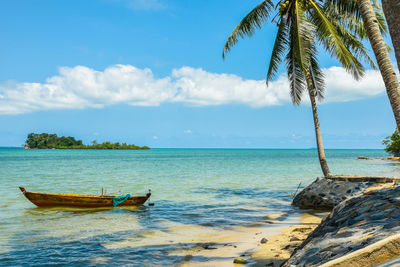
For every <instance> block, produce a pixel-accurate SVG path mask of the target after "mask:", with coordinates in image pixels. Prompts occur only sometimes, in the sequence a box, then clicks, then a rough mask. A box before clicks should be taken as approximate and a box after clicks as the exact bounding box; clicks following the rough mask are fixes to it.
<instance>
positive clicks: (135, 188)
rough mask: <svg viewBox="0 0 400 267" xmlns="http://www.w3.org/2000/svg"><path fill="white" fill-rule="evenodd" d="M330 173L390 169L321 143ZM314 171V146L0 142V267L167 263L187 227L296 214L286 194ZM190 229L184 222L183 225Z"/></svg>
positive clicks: (394, 170)
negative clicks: (55, 199) (66, 197)
mask: <svg viewBox="0 0 400 267" xmlns="http://www.w3.org/2000/svg"><path fill="white" fill-rule="evenodd" d="M326 154H327V158H328V163H329V165H330V168H331V171H332V172H333V173H335V174H358V175H390V176H395V175H398V174H399V173H400V166H399V165H397V164H393V163H390V162H387V161H379V160H376V161H364V160H357V159H356V158H357V156H360V155H362V156H367V157H385V156H387V154H386V153H385V152H384V151H383V150H327V151H326ZM319 175H321V171H320V169H319V163H318V157H317V152H316V151H315V150H261V149H260V150H245V149H237V150H236V149H152V150H149V151H132V150H131V151H100V150H23V149H10V148H2V149H0V182H1V186H0V195H1V202H0V265H8V266H11V265H41V264H49V265H52V264H68V265H101V264H104V265H138V266H140V265H174V264H177V263H179V262H180V261H181V260H182V259H181V258H180V257H179V256H171V255H170V253H169V252H170V251H171V250H174V249H179V248H185V247H188V246H191V245H193V244H191V243H190V242H184V241H182V240H187V239H190V238H191V237H190V235H191V234H193V235H194V234H195V233H194V232H193V231H192V230H189V231H188V230H185V229H198V228H190V227H193V226H196V227H200V228H201V229H203V230H204V229H206V230H207V229H209V230H210V231H215V230H218V229H221V230H222V229H229V228H232V227H235V226H238V225H244V226H245V225H250V224H253V223H255V222H258V221H260V220H261V219H262V218H263V217H264V216H265V215H266V214H268V213H274V212H277V211H285V212H289V213H296V212H297V210H296V208H294V207H291V206H290V202H291V200H292V197H291V194H292V193H293V192H294V191H296V188H297V186H298V184H299V183H301V184H302V185H303V186H304V185H306V184H308V183H310V182H311V181H312V180H314V179H315V178H316V177H317V176H319ZM18 186H24V187H26V188H27V189H28V190H30V191H39V192H58V193H87V194H99V193H100V192H101V188H102V187H107V191H108V192H113V191H117V190H121V193H120V194H123V193H131V194H140V195H143V194H145V193H146V192H147V190H148V189H152V192H153V195H152V197H151V201H152V202H154V203H155V206H154V207H148V206H147V205H146V206H143V207H140V208H115V209H73V208H37V207H35V206H34V205H33V204H31V203H30V202H29V201H28V200H27V199H25V198H24V196H23V195H22V194H21V192H20V191H19V189H18ZM188 227H189V228H188Z"/></svg>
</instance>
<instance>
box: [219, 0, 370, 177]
mask: <svg viewBox="0 0 400 267" xmlns="http://www.w3.org/2000/svg"><path fill="white" fill-rule="evenodd" d="M279 5H280V9H279V14H277V15H276V18H278V19H277V21H278V23H277V25H278V31H277V34H276V38H275V43H274V47H273V50H272V55H271V59H270V64H269V68H268V74H267V85H268V82H269V81H270V80H271V79H272V78H273V77H275V76H276V74H277V71H278V67H279V64H280V63H282V61H285V62H286V67H287V74H288V79H289V82H290V95H291V98H292V102H293V104H295V105H299V104H300V102H301V97H302V93H303V91H304V90H306V89H307V91H308V95H309V97H310V102H311V107H312V113H313V119H314V128H315V136H316V142H317V149H318V156H319V161H320V165H321V169H322V172H323V174H324V176H325V177H329V176H331V172H330V170H329V167H328V164H327V162H326V157H325V152H324V147H323V142H322V136H321V129H320V126H319V118H318V112H317V104H316V99H318V100H322V99H323V91H324V76H323V73H322V70H321V68H320V66H319V64H318V60H317V49H316V44H317V42H318V43H319V44H321V45H322V47H324V48H325V50H326V51H328V52H329V53H330V54H331V55H332V56H334V57H335V58H337V59H338V61H339V62H340V63H341V64H342V66H343V67H344V68H345V69H346V70H347V71H349V72H350V73H351V74H352V75H353V77H354V78H356V79H358V78H359V77H361V76H362V75H363V74H364V68H363V66H362V64H361V63H360V62H359V61H358V59H357V58H363V59H365V60H366V61H367V62H368V63H370V64H371V65H374V64H373V62H372V60H371V59H370V58H369V56H368V54H367V53H366V50H365V48H364V47H363V45H362V44H361V42H360V41H359V40H358V39H357V38H356V37H355V36H354V35H353V34H352V33H350V32H349V31H348V30H347V28H349V27H346V25H343V24H342V23H341V21H340V20H337V19H336V17H338V14H336V13H335V12H333V10H330V11H329V12H327V14H325V7H324V6H322V5H321V4H320V3H317V2H315V1H314V0H289V1H288V0H286V2H283V1H281V2H279ZM276 7H277V6H276ZM273 10H275V8H274V5H273V3H272V1H271V0H264V1H262V2H261V3H260V4H259V5H257V6H256V7H255V8H254V9H253V10H252V11H251V12H250V13H249V14H247V15H246V16H245V17H244V18H243V19H242V21H241V22H240V23H239V24H238V25H237V26H236V28H235V29H234V31H233V32H232V34H231V35H230V36H229V38H228V40H227V42H226V44H225V46H224V49H223V58H225V54H226V53H227V52H229V51H230V49H231V47H232V46H233V45H235V44H236V43H237V42H238V37H242V38H244V37H246V36H249V37H251V36H252V35H253V34H254V31H255V29H259V28H261V26H262V23H263V22H265V21H266V20H267V19H268V18H269V16H270V13H271V12H272V11H273ZM348 17H349V20H350V19H354V17H353V16H351V15H349V16H348ZM355 21H356V20H355ZM356 22H357V21H356ZM285 52H286V55H285Z"/></svg>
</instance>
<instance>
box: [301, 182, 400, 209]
mask: <svg viewBox="0 0 400 267" xmlns="http://www.w3.org/2000/svg"><path fill="white" fill-rule="evenodd" d="M398 181H400V180H398V179H396V178H386V177H357V176H334V177H330V178H317V179H316V180H315V181H314V182H313V183H311V184H310V185H309V186H307V187H306V188H304V189H303V190H302V191H301V192H300V193H299V194H297V195H296V196H295V198H294V199H293V205H294V206H297V207H299V208H302V209H316V210H331V209H333V207H335V206H336V205H338V204H339V203H340V202H342V201H344V200H346V199H349V198H352V197H356V196H360V195H362V194H363V193H365V192H368V191H371V190H378V189H382V188H385V187H393V186H397V182H398Z"/></svg>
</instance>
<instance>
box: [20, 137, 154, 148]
mask: <svg viewBox="0 0 400 267" xmlns="http://www.w3.org/2000/svg"><path fill="white" fill-rule="evenodd" d="M24 147H25V148H26V149H130V150H138V149H150V147H148V146H136V145H128V144H126V143H122V144H121V143H118V142H117V143H111V142H103V143H101V144H99V143H97V141H93V142H92V144H91V145H84V144H83V142H82V140H76V139H75V138H74V137H72V136H61V137H58V136H57V134H48V133H41V134H37V133H30V134H28V138H27V139H26V141H25V144H24Z"/></svg>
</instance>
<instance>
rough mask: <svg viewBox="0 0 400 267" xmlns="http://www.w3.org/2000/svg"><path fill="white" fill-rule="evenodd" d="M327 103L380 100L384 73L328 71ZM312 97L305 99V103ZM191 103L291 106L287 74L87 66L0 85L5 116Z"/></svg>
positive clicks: (1, 107) (0, 104)
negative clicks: (159, 73) (250, 76)
mask: <svg viewBox="0 0 400 267" xmlns="http://www.w3.org/2000/svg"><path fill="white" fill-rule="evenodd" d="M324 72H325V75H326V84H327V88H326V93H325V101H324V103H327V102H345V101H353V100H358V99H363V98H368V97H373V96H377V95H379V94H382V93H383V92H384V91H385V88H384V84H383V81H382V78H381V76H380V74H379V72H378V71H373V70H369V71H367V72H366V75H365V77H364V78H363V79H362V80H361V81H355V80H353V79H352V78H351V76H350V75H349V74H348V73H347V72H346V71H345V70H344V69H343V68H340V67H331V68H328V69H325V70H324ZM306 99H307V96H306V95H304V100H306ZM162 103H185V104H187V105H194V106H210V105H226V104H244V105H249V106H251V107H256V108H257V107H268V106H277V105H286V104H290V97H289V84H288V81H287V79H286V77H285V76H281V77H279V78H278V79H277V80H276V81H273V82H272V83H271V84H270V85H269V86H268V87H266V85H265V81H264V80H244V79H243V78H241V77H240V76H237V75H234V74H217V73H210V72H207V71H205V70H203V69H195V68H191V67H182V68H180V69H174V70H173V71H172V73H171V75H170V76H168V77H163V78H157V77H155V76H154V74H153V72H152V71H151V70H150V69H147V68H146V69H139V68H136V67H134V66H131V65H113V66H110V67H108V68H106V69H105V70H104V71H97V70H94V69H91V68H88V67H84V66H76V67H73V68H70V67H62V68H60V69H59V74H58V75H56V76H53V77H50V78H48V79H46V81H45V82H44V83H28V82H25V83H20V82H11V81H9V82H5V83H3V84H1V85H0V114H2V115H4V114H22V113H29V112H34V111H40V110H54V109H84V108H102V107H105V106H109V105H114V104H128V105H133V106H158V105H160V104H162Z"/></svg>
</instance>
